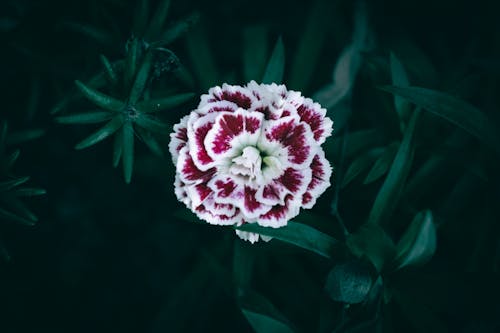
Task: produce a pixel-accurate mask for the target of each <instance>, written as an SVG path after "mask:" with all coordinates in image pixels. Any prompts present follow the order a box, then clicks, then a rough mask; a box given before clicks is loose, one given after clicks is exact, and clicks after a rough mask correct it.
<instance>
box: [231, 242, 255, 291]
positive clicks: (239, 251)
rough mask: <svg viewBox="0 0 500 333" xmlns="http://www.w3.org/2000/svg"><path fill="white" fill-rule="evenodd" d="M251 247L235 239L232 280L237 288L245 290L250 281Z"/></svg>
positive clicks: (253, 256)
mask: <svg viewBox="0 0 500 333" xmlns="http://www.w3.org/2000/svg"><path fill="white" fill-rule="evenodd" d="M251 246H252V245H249V244H247V242H245V241H242V240H241V239H235V241H234V251H233V279H234V284H235V285H236V286H237V287H238V288H242V289H247V288H248V287H249V286H250V281H251V280H252V271H253V267H254V262H255V252H254V251H253V249H251V248H250V247H251Z"/></svg>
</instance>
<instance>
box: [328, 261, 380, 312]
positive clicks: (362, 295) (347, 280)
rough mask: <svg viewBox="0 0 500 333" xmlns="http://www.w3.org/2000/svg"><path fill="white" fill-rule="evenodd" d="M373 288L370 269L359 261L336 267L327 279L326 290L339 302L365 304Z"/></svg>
mask: <svg viewBox="0 0 500 333" xmlns="http://www.w3.org/2000/svg"><path fill="white" fill-rule="evenodd" d="M371 286H372V277H371V275H370V269H369V267H367V266H366V265H364V264H362V263H361V262H358V261H351V262H347V263H343V264H338V265H335V266H334V267H333V268H332V270H331V271H330V273H329V274H328V277H327V279H326V285H325V289H326V291H327V292H328V294H329V295H330V297H331V298H332V299H333V300H334V301H337V302H343V303H348V304H357V303H361V302H363V301H364V300H365V299H366V297H367V295H368V293H369V292H370V289H371Z"/></svg>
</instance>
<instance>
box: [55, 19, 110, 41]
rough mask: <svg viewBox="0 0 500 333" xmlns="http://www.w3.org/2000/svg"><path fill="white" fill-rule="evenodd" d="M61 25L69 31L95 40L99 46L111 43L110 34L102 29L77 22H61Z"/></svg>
mask: <svg viewBox="0 0 500 333" xmlns="http://www.w3.org/2000/svg"><path fill="white" fill-rule="evenodd" d="M63 25H64V26H66V28H69V29H70V30H73V31H75V32H78V33H80V34H82V35H84V36H86V37H88V38H91V39H93V40H95V41H96V42H98V43H99V44H101V45H110V44H111V43H112V41H113V37H112V36H111V34H110V33H108V32H107V31H106V30H104V29H99V28H96V27H93V26H91V25H88V24H82V23H78V22H63Z"/></svg>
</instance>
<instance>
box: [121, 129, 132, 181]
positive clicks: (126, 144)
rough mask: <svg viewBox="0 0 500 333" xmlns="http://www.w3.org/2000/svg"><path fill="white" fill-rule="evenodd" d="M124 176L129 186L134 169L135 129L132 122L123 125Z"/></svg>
mask: <svg viewBox="0 0 500 333" xmlns="http://www.w3.org/2000/svg"><path fill="white" fill-rule="evenodd" d="M122 133H123V152H122V163H123V176H124V177H125V182H126V183H127V184H129V183H130V181H131V180H132V171H133V168H134V128H133V125H132V122H131V121H126V122H125V124H124V125H123V130H122Z"/></svg>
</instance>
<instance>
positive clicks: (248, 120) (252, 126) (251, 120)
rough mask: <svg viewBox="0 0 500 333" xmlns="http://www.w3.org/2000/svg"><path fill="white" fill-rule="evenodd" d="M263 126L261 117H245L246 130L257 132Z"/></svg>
mask: <svg viewBox="0 0 500 333" xmlns="http://www.w3.org/2000/svg"><path fill="white" fill-rule="evenodd" d="M260 126H261V121H260V119H259V118H255V117H245V130H246V131H247V132H250V133H252V134H253V133H255V132H256V131H257V130H258V129H259V128H260Z"/></svg>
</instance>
